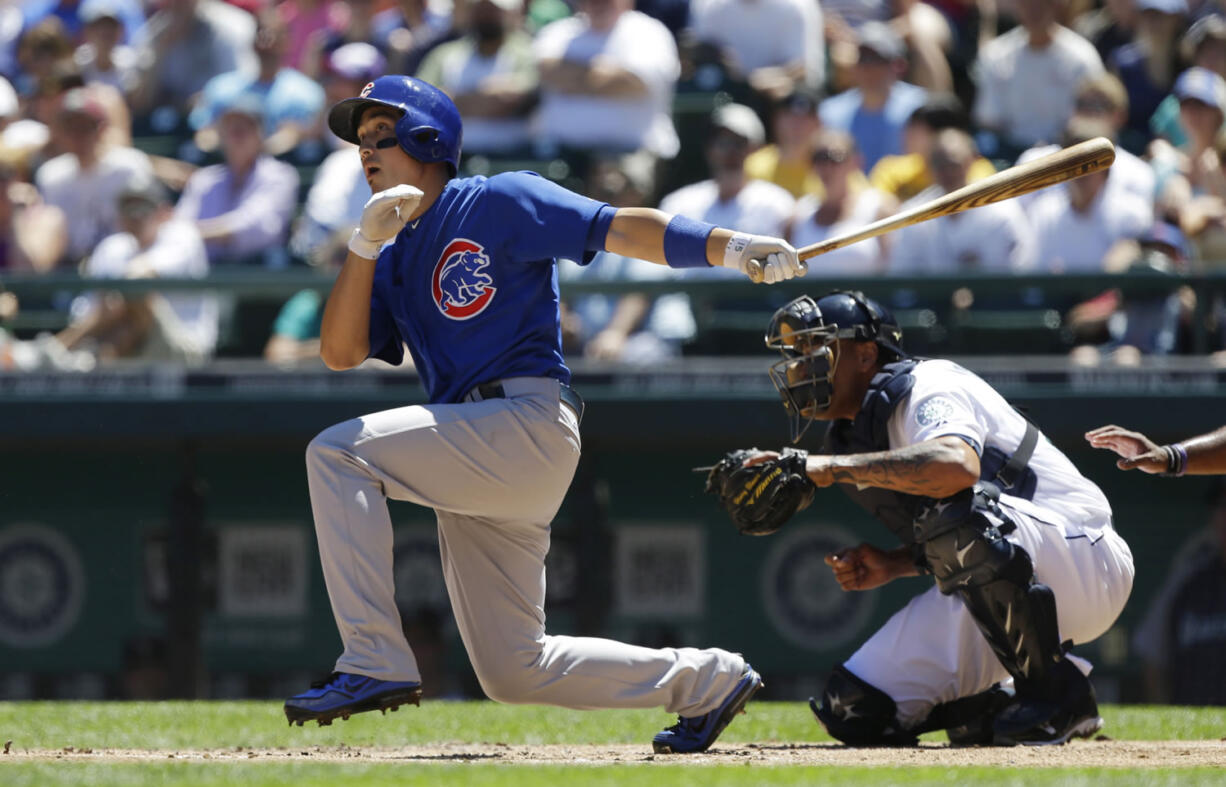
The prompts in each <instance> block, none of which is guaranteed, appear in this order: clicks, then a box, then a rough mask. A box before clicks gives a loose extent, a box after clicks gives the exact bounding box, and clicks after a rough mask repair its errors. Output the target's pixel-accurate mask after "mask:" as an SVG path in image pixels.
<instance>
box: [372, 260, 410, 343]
mask: <svg viewBox="0 0 1226 787" xmlns="http://www.w3.org/2000/svg"><path fill="white" fill-rule="evenodd" d="M391 254H392V252H391V249H390V248H388V249H384V250H383V255H382V256H381V257H380V258H379V262H378V263H376V264H377V265H388V266H390V265H391V264H392V263H393V260H392V257H391ZM379 273H380V272H379V271H376V273H375V284H374V287H372V288H371V291H370V347H369V349H368V350H367V353H366V357H367V358H378V359H379V360H380V361H387V362H388V363H390V364H391V365H392V366H399V365H400V363H401V362H402V361H403V360H404V342H403V341H402V340H401V338H400V332H399V331H397V330H396V320H395V319H394V318H393V316H392V310H391V308H390V307H389V306H388V304H387V302H386V301H385V300H384V297H385V296H384V295H383V293H384V292H385V288H384V287H381V286H380V281H379V280H380V278H381V277H380V276H379Z"/></svg>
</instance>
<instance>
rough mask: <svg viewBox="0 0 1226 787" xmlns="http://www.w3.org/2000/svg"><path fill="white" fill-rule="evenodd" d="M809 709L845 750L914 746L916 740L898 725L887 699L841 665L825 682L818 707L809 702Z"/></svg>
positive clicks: (895, 711)
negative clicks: (855, 747)
mask: <svg viewBox="0 0 1226 787" xmlns="http://www.w3.org/2000/svg"><path fill="white" fill-rule="evenodd" d="M809 707H810V708H812V710H813V713H814V715H815V716H817V720H818V721H819V722H820V723H821V725H822V726H823V727H825V728H826V732H828V733H830V736H831V737H832V738H835V739H837V740H840V741H842V742H843V743H846V744H847V745H848V746H914V745H915V743H916V741H917V740H918V739H917V738H916V736H915V735H914V734H913V733H911V732H910V731H909V730H905V729H903V728H902V725H901V724H899V723H898V706H897V705H895V704H894V700H893V699H892V698H891V697H890V695H888V694H886V693H885V692H884V691H882V690H881V689H878V688H877V687H876V686H873V685H871V684H869V683H865V682H864V681H862V680H860V678H858V677H856V676H855V675H853V674H852V673H851V671H850V670H848V669H847V668H846V667H844V666H843V665H842V664H840V665H839V666H837V667H835V668H834V672H832V673H830V677H829V678H827V680H826V690H825V691H824V692H822V702H821V705H820V706H819V705H818V704H817V701H816V700H814V699H810V700H809Z"/></svg>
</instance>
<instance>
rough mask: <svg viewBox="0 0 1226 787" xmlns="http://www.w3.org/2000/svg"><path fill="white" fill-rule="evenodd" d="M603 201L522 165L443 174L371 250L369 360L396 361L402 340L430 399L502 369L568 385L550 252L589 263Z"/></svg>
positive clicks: (598, 244)
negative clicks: (392, 236) (443, 181)
mask: <svg viewBox="0 0 1226 787" xmlns="http://www.w3.org/2000/svg"><path fill="white" fill-rule="evenodd" d="M605 207H606V206H605V203H602V202H596V201H595V200H591V199H588V198H586V197H583V196H580V195H578V194H575V193H574V192H571V191H568V190H566V189H564V188H562V187H561V186H558V185H556V184H554V183H552V182H550V181H548V180H546V179H545V178H542V177H540V176H539V175H536V174H535V173H531V172H508V173H504V174H501V175H495V176H494V177H491V178H485V177H472V178H459V179H453V180H451V181H450V182H449V183H448V184H447V185H446V187H444V189H443V192H442V194H441V195H439V197H438V199H437V200H436V201H435V202H434V204H433V205H431V206H430V208H429V209H427V210H426V212H425V213H423V214H422V215H421V216H420V217H419V218H418V219H417V220H416V221H414V222H412V223H410V224H408V225H406V226H405V228H404V229H403V230H401V232H400V234H399V235H397V236H396V240H395V242H394V243H393V244H392V245H391V246H388V247H387V248H385V249H384V250H383V252H382V253H381V254H380V255H379V260H378V262H377V263H376V267H375V279H374V286H373V289H372V291H371V304H370V356H371V357H374V358H380V359H382V360H384V361H387V362H388V363H392V364H398V363H400V362H401V361H402V360H403V358H404V352H403V349H402V344H401V343H402V342H403V343H404V344H407V345H408V347H409V352H410V353H411V354H412V356H413V362H414V364H415V365H416V366H417V371H418V374H420V375H421V380H422V384H423V385H424V386H425V388H426V393H427V395H428V396H429V398H430V401H431V402H432V403H438V402H458V401H460V400H461V399H462V398H463V397H464V395H465V394H466V393H468V392H469V391H470V390H472V389H473V388H474V387H476V386H477V385H480V384H482V383H486V382H491V381H493V380H499V379H502V378H505V377H553V378H556V379H558V380H560V381H562V382H563V383H568V382H570V370H569V369H568V368H566V363H565V361H564V360H563V358H562V333H561V326H560V324H559V316H558V275H557V266H556V258H557V257H569V258H570V259H574V260H583V261H584V262H587V261H590V259H591V256H592V252H594V251H596V250H599V249H600V248H602V247H603V244H604V240H605V234H606V233H607V230H608V221H609V220H611V215H610V211H611V210H612V209H609V210H608V211H606V212H605V213H602V212H601V209H602V208H605ZM598 216H599V217H600V220H598ZM602 225H603V231H602Z"/></svg>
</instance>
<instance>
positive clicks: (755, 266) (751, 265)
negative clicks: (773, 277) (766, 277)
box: [745, 260, 763, 284]
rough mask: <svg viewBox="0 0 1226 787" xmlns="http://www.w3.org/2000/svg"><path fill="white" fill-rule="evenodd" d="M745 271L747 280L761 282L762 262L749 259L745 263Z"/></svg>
mask: <svg viewBox="0 0 1226 787" xmlns="http://www.w3.org/2000/svg"><path fill="white" fill-rule="evenodd" d="M745 273H746V274H747V275H748V276H749V280H750V281H752V282H753V283H754V284H761V283H762V277H763V273H762V263H761V262H758V261H757V260H750V261H749V262H748V263H746V264H745Z"/></svg>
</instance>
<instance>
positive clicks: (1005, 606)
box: [916, 490, 1063, 693]
mask: <svg viewBox="0 0 1226 787" xmlns="http://www.w3.org/2000/svg"><path fill="white" fill-rule="evenodd" d="M1014 527H1015V526H1014V524H1013V523H1012V522H1011V521H1009V520H1008V519H1006V518H1005V517H1004V515H1003V513H1002V512H1001V510H1000V509H999V507H997V506H995V505H994V504H993V503H992V502H991V501H990V500H984V499H982V498H980V497H979V496H978V495H973V494H972V493H971V490H967V491H966V492H965V493H963V494H961V495H956V496H955V497H954V498H951V499H949V500H944V501H940V502H939V503H938V504H936V505H934V506H932V507H930V508H929V509H928V510H927V511H925V512H923V513H922V514H921V516H920V517H919V518H918V519H917V520H916V536H917V541H919V542H920V543H922V545H923V550H924V557H925V559H926V560H927V562H928V565H929V566H930V567H931V569H932V573H933V575H934V576H935V577H936V581H937V587H938V588H940V590H941V592H942V593H945V594H950V593H956V594H957V595H958V596H959V597H960V598H961V599H962V601H963V603H964V604H965V605H966V608H967V610H968V611H969V612H970V614H971V617H972V618H974V620H975V623H976V624H977V625H978V626H979V630H980V632H982V633H983V636H984V638H985V639H987V641H988V644H989V645H991V647H992V650H993V652H994V653H995V654H996V657H997V658H998V659H1000V662H1001V664H1002V665H1004V667H1005V669H1006V670H1007V671H1008V672H1009V674H1010V675H1012V676H1013V679H1014V680H1015V681H1016V682H1017V688H1018V692H1019V693H1022V692H1027V691H1030V690H1033V689H1034V688H1035V687H1037V686H1043V685H1046V684H1047V682H1048V681H1047V677H1048V672H1049V670H1050V667H1051V665H1052V664H1054V663H1055V662H1056V661H1058V660H1059V659H1060V658H1062V656H1063V649H1062V648H1061V646H1060V634H1059V628H1058V626H1057V622H1056V597H1055V594H1053V593H1052V591H1051V589H1050V588H1048V587H1047V586H1046V585H1043V584H1040V583H1038V582H1035V580H1034V564H1033V563H1032V562H1031V559H1030V555H1029V554H1028V553H1027V552H1026V550H1025V549H1023V548H1022V547H1020V546H1018V545H1016V544H1013V543H1011V542H1009V541H1007V540H1006V539H1005V537H1004V535H1003V533H1002V531H1003V532H1011V531H1012V530H1013V529H1014Z"/></svg>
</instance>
